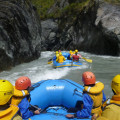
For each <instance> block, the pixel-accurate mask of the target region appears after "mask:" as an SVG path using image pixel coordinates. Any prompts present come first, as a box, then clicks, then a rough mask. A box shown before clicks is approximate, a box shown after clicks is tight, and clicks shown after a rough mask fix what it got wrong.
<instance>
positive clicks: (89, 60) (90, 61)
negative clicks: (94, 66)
mask: <svg viewBox="0 0 120 120" xmlns="http://www.w3.org/2000/svg"><path fill="white" fill-rule="evenodd" d="M82 59H84V60H85V61H87V62H89V63H92V60H91V59H87V58H85V57H82Z"/></svg>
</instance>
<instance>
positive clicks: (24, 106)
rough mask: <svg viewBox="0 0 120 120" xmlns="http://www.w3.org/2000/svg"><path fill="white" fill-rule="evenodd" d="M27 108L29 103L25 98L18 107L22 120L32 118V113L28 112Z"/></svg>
mask: <svg viewBox="0 0 120 120" xmlns="http://www.w3.org/2000/svg"><path fill="white" fill-rule="evenodd" d="M29 106H30V103H29V101H28V100H27V98H26V97H25V98H24V99H23V100H22V101H21V102H20V104H19V105H18V107H19V109H20V113H21V115H22V118H23V119H27V118H29V117H31V116H33V112H32V111H30V110H29Z"/></svg>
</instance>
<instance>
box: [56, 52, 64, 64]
mask: <svg viewBox="0 0 120 120" xmlns="http://www.w3.org/2000/svg"><path fill="white" fill-rule="evenodd" d="M64 61H65V57H64V56H63V55H62V53H59V56H58V57H57V59H56V62H59V63H62V62H64Z"/></svg>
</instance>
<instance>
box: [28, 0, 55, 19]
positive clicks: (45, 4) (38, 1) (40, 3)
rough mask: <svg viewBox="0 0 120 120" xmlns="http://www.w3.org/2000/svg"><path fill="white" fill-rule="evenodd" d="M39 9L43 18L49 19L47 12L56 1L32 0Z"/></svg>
mask: <svg viewBox="0 0 120 120" xmlns="http://www.w3.org/2000/svg"><path fill="white" fill-rule="evenodd" d="M30 1H31V2H32V4H33V5H34V6H35V7H36V8H37V11H38V13H39V15H40V17H41V18H46V17H47V10H48V9H49V8H50V7H51V6H52V5H53V4H54V0H30Z"/></svg>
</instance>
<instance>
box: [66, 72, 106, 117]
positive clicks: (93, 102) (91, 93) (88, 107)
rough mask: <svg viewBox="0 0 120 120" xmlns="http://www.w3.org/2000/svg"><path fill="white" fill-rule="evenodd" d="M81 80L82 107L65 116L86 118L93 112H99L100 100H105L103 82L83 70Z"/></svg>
mask: <svg viewBox="0 0 120 120" xmlns="http://www.w3.org/2000/svg"><path fill="white" fill-rule="evenodd" d="M82 81H83V83H84V90H83V109H82V110H78V111H77V112H76V113H75V114H67V115H66V117H67V118H74V117H77V118H88V117H90V116H91V115H93V114H94V113H97V114H100V112H101V105H102V102H104V101H106V96H105V94H104V92H103V89H104V84H103V83H101V82H97V81H96V77H95V75H94V74H93V73H92V72H90V71H86V72H84V73H83V74H82Z"/></svg>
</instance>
